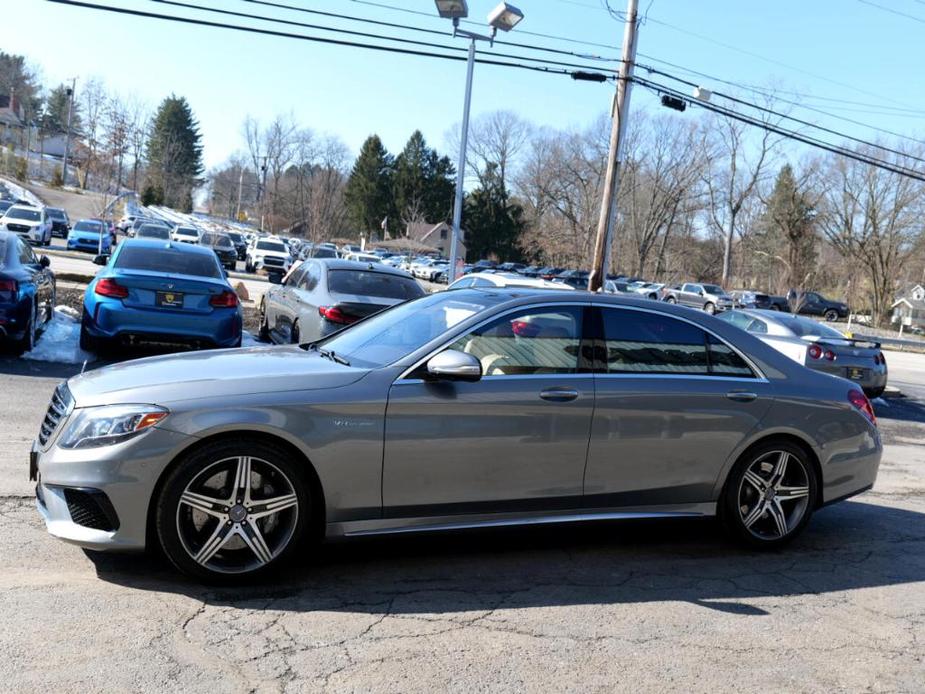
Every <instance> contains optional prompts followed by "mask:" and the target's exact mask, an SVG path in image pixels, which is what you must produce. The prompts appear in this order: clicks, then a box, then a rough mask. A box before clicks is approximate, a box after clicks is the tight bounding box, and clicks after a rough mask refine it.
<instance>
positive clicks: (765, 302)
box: [729, 289, 790, 313]
mask: <svg viewBox="0 0 925 694" xmlns="http://www.w3.org/2000/svg"><path fill="white" fill-rule="evenodd" d="M729 293H730V295H732V298H733V300H734V301H735V305H736V308H759V309H766V310H769V311H784V312H786V313H790V302H789V301H787V297H786V296H775V295H774V294H765V293H763V292H756V291H752V290H750V289H736V290H733V291H731V292H729Z"/></svg>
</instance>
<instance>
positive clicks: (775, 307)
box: [771, 304, 780, 311]
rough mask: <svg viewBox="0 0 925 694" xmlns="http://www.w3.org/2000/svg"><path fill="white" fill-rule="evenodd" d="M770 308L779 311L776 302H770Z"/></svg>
mask: <svg viewBox="0 0 925 694" xmlns="http://www.w3.org/2000/svg"><path fill="white" fill-rule="evenodd" d="M771 310H772V311H780V306H778V305H777V304H771Z"/></svg>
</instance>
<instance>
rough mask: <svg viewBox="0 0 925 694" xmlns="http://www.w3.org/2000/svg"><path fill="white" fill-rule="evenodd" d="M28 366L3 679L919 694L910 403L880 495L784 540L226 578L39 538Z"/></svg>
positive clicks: (890, 446) (82, 687) (455, 542)
mask: <svg viewBox="0 0 925 694" xmlns="http://www.w3.org/2000/svg"><path fill="white" fill-rule="evenodd" d="M11 371H12V368H11V367H10V366H9V362H6V361H0V389H2V391H0V392H3V393H4V394H5V395H6V394H9V393H13V394H15V397H4V398H3V400H4V401H12V400H16V401H17V402H15V403H12V402H3V403H2V405H0V406H2V407H4V408H5V409H3V410H0V440H2V441H3V442H4V444H3V448H2V451H0V459H2V461H3V466H2V468H0V475H2V476H3V484H4V489H5V490H7V491H5V492H4V493H3V496H2V498H0V522H2V524H3V527H4V529H5V530H6V532H3V533H0V619H2V623H3V625H4V628H3V629H2V630H0V656H2V657H0V682H3V688H4V689H6V690H9V691H35V690H39V689H41V690H60V691H81V692H84V691H87V690H90V691H96V690H106V691H119V690H129V689H130V690H157V691H161V690H183V691H190V692H200V691H202V692H209V693H210V694H217V693H219V692H245V691H257V692H275V691H318V690H334V691H342V690H352V691H373V690H374V691H385V692H389V691H394V692H409V691H412V692H413V691H422V692H424V691H426V692H432V691H444V690H449V691H466V692H468V691H473V690H493V691H542V692H549V691H600V692H612V691H633V692H665V691H684V692H707V691H728V690H730V689H733V688H734V689H735V690H736V691H742V692H752V691H754V692H758V691H761V692H764V691H769V690H770V691H825V692H832V691H852V692H853V691H859V690H872V691H904V692H913V691H923V690H925V685H923V683H925V446H923V444H922V442H923V441H925V424H923V423H922V422H923V421H925V418H923V417H922V416H921V413H922V412H925V402H922V401H919V400H916V399H914V398H905V399H902V400H887V401H885V402H884V403H883V404H880V403H878V405H877V414H878V416H879V418H880V425H881V429H882V432H883V435H884V440H885V443H886V453H885V457H884V462H883V465H882V467H881V472H880V477H879V479H878V481H877V485H876V488H875V490H874V492H872V493H868V494H866V495H864V496H862V497H859V498H857V499H856V500H853V501H849V502H846V503H843V504H838V505H835V506H832V507H829V508H826V509H823V510H822V511H820V512H818V514H817V515H816V516H815V518H814V519H813V522H812V524H811V526H810V528H809V529H808V531H807V532H806V533H805V534H804V535H803V536H802V537H801V538H800V539H798V540H797V541H796V542H795V543H794V544H793V545H791V546H790V547H789V548H787V549H786V550H783V551H780V552H777V553H769V554H758V553H754V552H749V551H745V550H742V549H739V548H738V547H737V546H735V545H733V544H731V543H729V542H728V541H726V540H725V539H724V538H723V536H722V535H721V534H720V533H719V532H718V530H717V528H716V526H715V524H714V523H713V522H712V521H671V522H657V523H653V522H633V523H608V524H596V525H593V526H577V525H576V526H560V527H554V528H549V527H547V528H535V529H530V530H507V531H493V532H490V533H489V532H470V533H454V534H446V535H439V536H437V535H435V536H428V537H404V538H400V539H394V538H388V539H386V538H380V539H375V540H364V541H351V542H344V543H340V544H336V545H331V546H328V547H325V548H322V549H320V550H317V551H315V552H312V553H311V554H310V555H308V556H307V557H306V558H305V559H304V560H303V561H302V562H301V564H300V565H298V566H295V567H293V568H291V569H289V570H287V571H286V572H285V573H284V574H283V575H282V576H280V577H279V578H278V579H277V580H276V581H275V582H273V583H270V584H267V585H262V586H252V587H247V588H234V589H230V588H225V589H222V588H205V587H201V586H198V585H194V584H191V583H189V582H187V581H185V580H183V579H182V578H180V577H178V576H177V575H176V574H175V573H173V572H172V571H170V570H169V569H168V568H167V567H166V566H165V565H164V563H163V562H162V560H160V559H158V558H157V557H149V556H118V555H100V554H92V553H84V552H82V551H81V550H79V549H76V548H73V547H70V546H67V545H64V544H61V543H59V542H57V541H54V540H52V539H51V538H49V537H48V536H47V535H46V534H45V531H44V529H43V528H42V525H41V523H40V521H39V519H38V517H37V514H36V512H35V509H34V507H33V504H32V501H31V500H30V499H26V498H22V497H20V496H19V492H18V491H17V490H19V489H20V487H19V486H17V485H18V484H19V483H18V482H16V483H13V482H11V481H10V477H11V476H13V477H15V478H16V479H17V480H18V479H22V478H24V477H25V457H24V455H25V451H27V450H28V446H27V445H26V440H27V439H29V438H30V437H31V434H32V433H33V430H34V429H35V428H36V427H37V423H38V419H37V418H33V414H32V413H34V412H39V413H40V412H41V411H42V410H43V409H44V406H45V403H46V400H47V395H48V393H50V390H51V388H52V387H53V385H54V381H55V380H56V377H49V376H47V375H45V374H39V373H35V372H33V371H31V370H28V369H26V368H25V367H23V368H22V371H21V372H17V373H12V372H11ZM910 377H911V378H915V379H916V382H918V383H923V382H925V370H922V369H920V370H919V372H918V374H916V373H914V372H910ZM17 413H18V414H17ZM11 416H13V419H10V417H11ZM30 420H31V421H30ZM10 442H12V444H11V443H10ZM11 445H12V448H11V447H10V446H11Z"/></svg>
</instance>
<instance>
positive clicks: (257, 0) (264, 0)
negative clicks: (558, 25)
mask: <svg viewBox="0 0 925 694" xmlns="http://www.w3.org/2000/svg"><path fill="white" fill-rule="evenodd" d="M241 2H247V3H250V4H253V5H263V6H265V7H273V8H276V9H280V10H288V11H290V12H302V13H305V14H312V15H317V16H320V17H329V18H332V19H343V20H347V21H351V22H362V23H364V24H373V25H376V26H383V27H390V28H393V29H401V30H405V31H415V32H419V33H423V34H431V35H436V36H441V37H446V35H447V33H446V32H445V31H440V30H438V29H427V28H425V27H418V26H411V25H408V24H398V23H396V22H386V21H383V20H379V19H371V18H369V17H357V16H354V15H349V14H340V13H338V12H327V11H324V10H315V9H310V8H307V7H299V6H298V5H287V4H285V3H279V2H270V1H269V0H241ZM414 14H422V15H425V16H428V15H426V14H425V13H423V12H414ZM495 43H497V44H500V45H504V46H512V47H516V48H525V49H528V50H533V51H542V52H544V53H555V54H558V55H568V56H572V57H575V58H581V59H582V60H599V61H603V62H618V61H617V60H616V59H615V58H606V57H604V56H599V55H591V54H588V53H576V52H575V51H566V50H563V49H561V48H550V47H548V46H535V45H531V44H525V43H518V42H516V41H501V40H498V39H495Z"/></svg>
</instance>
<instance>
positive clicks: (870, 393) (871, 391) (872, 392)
mask: <svg viewBox="0 0 925 694" xmlns="http://www.w3.org/2000/svg"><path fill="white" fill-rule="evenodd" d="M885 391H886V386H881V387H879V388H864V395H866V396H867V397H868V398H870V399H871V400H874V399H875V398H879V397H880V396H881V395H883V393H884V392H885Z"/></svg>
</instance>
